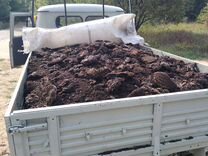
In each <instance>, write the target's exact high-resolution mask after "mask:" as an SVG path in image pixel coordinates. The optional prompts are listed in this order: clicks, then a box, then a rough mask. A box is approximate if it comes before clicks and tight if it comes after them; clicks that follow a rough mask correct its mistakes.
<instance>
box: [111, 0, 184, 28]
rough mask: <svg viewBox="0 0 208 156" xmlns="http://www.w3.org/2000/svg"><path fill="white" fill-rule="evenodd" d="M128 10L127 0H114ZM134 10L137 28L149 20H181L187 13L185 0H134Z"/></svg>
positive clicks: (114, 2) (132, 2) (132, 3)
mask: <svg viewBox="0 0 208 156" xmlns="http://www.w3.org/2000/svg"><path fill="white" fill-rule="evenodd" d="M113 5H119V6H120V7H122V8H124V9H125V10H127V12H128V1H127V0H114V1H113ZM131 5H132V6H131V7H132V12H133V13H134V14H135V15H136V20H135V23H136V29H139V28H140V27H141V26H142V25H143V24H144V23H146V22H148V21H156V22H179V21H181V20H182V19H183V17H184V15H185V9H184V8H185V7H184V6H185V2H184V0H132V1H131Z"/></svg>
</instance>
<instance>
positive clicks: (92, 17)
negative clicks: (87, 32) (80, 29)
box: [85, 16, 108, 21]
mask: <svg viewBox="0 0 208 156" xmlns="http://www.w3.org/2000/svg"><path fill="white" fill-rule="evenodd" d="M105 17H108V16H105ZM98 19H103V16H87V17H86V19H85V21H93V20H98Z"/></svg>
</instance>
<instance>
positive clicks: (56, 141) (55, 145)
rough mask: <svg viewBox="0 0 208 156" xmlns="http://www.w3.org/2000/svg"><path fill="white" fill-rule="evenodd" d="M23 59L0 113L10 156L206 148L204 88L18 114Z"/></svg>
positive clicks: (207, 93) (131, 154)
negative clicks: (9, 98)
mask: <svg viewBox="0 0 208 156" xmlns="http://www.w3.org/2000/svg"><path fill="white" fill-rule="evenodd" d="M152 50H153V52H154V53H155V54H157V55H168V56H170V57H173V58H176V59H181V60H184V61H185V62H192V61H191V60H188V59H185V58H182V57H178V56H175V55H172V54H168V53H166V52H163V51H160V50H157V49H152ZM30 55H31V54H30ZM29 58H30V57H29ZM29 58H28V60H27V62H26V65H25V67H24V70H23V73H22V75H21V78H20V80H19V82H18V85H17V87H16V89H15V92H14V95H13V96H12V98H11V101H10V104H9V108H8V110H7V112H6V114H5V121H6V127H7V130H8V138H9V144H10V150H11V155H13V156H28V155H31V156H58V155H62V156H66V155H67V156H78V155H79V156H87V155H96V156H98V155H107V156H110V155H112V156H124V155H125V156H126V155H128V156H136V155H139V156H153V155H155V156H160V155H161V156H162V155H168V154H171V153H177V152H181V151H188V150H193V149H199V148H205V147H207V146H208V89H203V90H195V91H186V92H176V93H168V94H160V95H150V96H142V97H134V98H124V99H116V100H106V101H96V102H88V103H79V104H76V105H63V106H54V107H46V108H37V109H27V110H21V108H22V105H23V91H24V82H25V81H26V76H27V66H28V62H29ZM197 65H198V67H199V69H200V71H201V72H208V67H206V66H204V65H201V64H197ZM99 153H100V154H99Z"/></svg>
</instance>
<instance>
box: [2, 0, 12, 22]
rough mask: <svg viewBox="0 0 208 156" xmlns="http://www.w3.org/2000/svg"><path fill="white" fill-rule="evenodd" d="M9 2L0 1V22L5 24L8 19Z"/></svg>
mask: <svg viewBox="0 0 208 156" xmlns="http://www.w3.org/2000/svg"><path fill="white" fill-rule="evenodd" d="M10 9H11V8H10V6H9V0H0V21H1V22H5V21H8V19H9V11H10Z"/></svg>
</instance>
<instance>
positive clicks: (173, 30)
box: [139, 23, 208, 59]
mask: <svg viewBox="0 0 208 156" xmlns="http://www.w3.org/2000/svg"><path fill="white" fill-rule="evenodd" d="M139 34H140V35H141V36H143V37H144V38H145V41H146V42H147V43H149V44H150V46H151V47H154V48H157V49H161V50H164V51H167V52H170V53H173V54H176V55H179V56H183V57H186V58H190V59H208V27H207V26H206V25H203V24H196V23H191V24H187V23H180V24H167V25H149V24H148V25H144V26H143V27H142V28H141V29H140V31H139Z"/></svg>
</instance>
